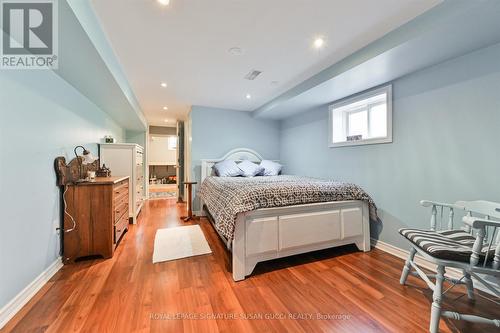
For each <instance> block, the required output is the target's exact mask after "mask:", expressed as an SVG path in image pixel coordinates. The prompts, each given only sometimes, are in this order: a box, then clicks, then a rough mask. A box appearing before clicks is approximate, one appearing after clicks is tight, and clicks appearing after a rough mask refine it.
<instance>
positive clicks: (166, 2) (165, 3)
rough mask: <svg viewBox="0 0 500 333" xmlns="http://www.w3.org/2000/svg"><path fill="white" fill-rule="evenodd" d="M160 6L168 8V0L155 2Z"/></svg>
mask: <svg viewBox="0 0 500 333" xmlns="http://www.w3.org/2000/svg"><path fill="white" fill-rule="evenodd" d="M157 1H158V3H159V4H160V5H163V6H168V5H169V3H170V0H157Z"/></svg>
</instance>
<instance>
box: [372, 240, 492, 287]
mask: <svg viewBox="0 0 500 333" xmlns="http://www.w3.org/2000/svg"><path fill="white" fill-rule="evenodd" d="M371 244H372V246H373V247H374V248H376V249H379V250H380V251H384V252H386V253H389V254H392V255H393V256H395V257H398V258H400V259H403V260H406V259H407V258H408V255H409V254H410V251H409V250H403V249H400V248H399V247H396V246H394V245H391V244H388V243H385V242H382V241H380V240H377V239H374V238H371ZM414 261H415V263H416V264H417V265H418V266H420V267H423V268H425V269H428V270H430V271H433V272H436V264H434V263H432V262H430V261H429V260H427V259H425V258H423V257H422V256H419V255H418V253H417V255H415V259H414ZM401 269H403V266H401ZM462 275H463V274H462V272H461V271H460V270H458V269H456V268H451V267H447V268H446V276H448V277H450V278H454V279H460V278H461V277H462ZM472 279H473V280H474V288H476V289H479V290H481V291H483V292H485V293H487V294H490V295H493V296H495V295H494V294H493V293H492V292H491V291H490V290H489V289H488V288H486V287H485V286H484V285H483V284H482V283H480V282H479V281H477V280H476V279H474V278H472Z"/></svg>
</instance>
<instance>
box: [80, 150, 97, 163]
mask: <svg viewBox="0 0 500 333" xmlns="http://www.w3.org/2000/svg"><path fill="white" fill-rule="evenodd" d="M95 160H97V158H96V157H94V155H92V153H91V152H90V151H88V150H84V151H83V155H82V164H84V165H87V164H92V163H94V162H95Z"/></svg>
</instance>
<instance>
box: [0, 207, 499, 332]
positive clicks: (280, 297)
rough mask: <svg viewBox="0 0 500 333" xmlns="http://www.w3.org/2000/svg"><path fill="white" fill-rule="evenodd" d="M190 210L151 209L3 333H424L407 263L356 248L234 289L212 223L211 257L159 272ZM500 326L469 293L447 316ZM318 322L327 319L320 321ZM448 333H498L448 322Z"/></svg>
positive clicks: (321, 255)
mask: <svg viewBox="0 0 500 333" xmlns="http://www.w3.org/2000/svg"><path fill="white" fill-rule="evenodd" d="M183 209H184V206H176V204H175V202H174V201H173V200H151V201H149V202H148V203H147V204H146V205H145V207H144V211H143V212H142V213H141V215H140V218H139V223H138V224H137V225H134V226H131V228H130V230H129V232H128V233H127V234H125V237H124V239H123V240H122V242H121V244H120V246H118V248H117V250H116V252H115V256H114V257H113V258H112V259H109V260H91V261H85V262H80V263H77V264H75V265H68V266H65V267H63V269H62V270H61V271H60V272H58V273H57V274H56V275H55V276H54V277H53V278H52V279H51V281H50V282H49V283H47V285H46V286H45V287H44V288H43V289H42V290H41V291H40V292H39V293H38V294H37V295H36V296H35V297H34V298H33V299H32V300H31V301H30V302H29V303H28V304H27V305H26V306H25V307H24V308H23V309H22V310H21V311H20V312H19V313H18V314H17V315H16V316H15V317H14V318H13V319H12V320H11V321H10V322H9V323H8V324H7V325H6V326H5V327H4V329H3V330H2V331H1V332H23V333H25V332H176V333H178V332H425V331H427V328H428V324H429V313H430V305H431V299H432V297H431V293H430V291H429V290H428V289H427V288H425V285H424V283H423V282H421V281H420V280H418V279H416V278H414V277H410V278H409V285H410V286H401V285H399V276H400V273H401V267H402V265H403V261H402V260H400V259H398V258H396V257H393V256H391V255H389V254H386V253H384V252H381V251H379V250H376V249H375V250H372V251H371V252H369V253H362V252H358V251H357V250H356V248H355V247H353V246H346V247H342V248H337V249H330V250H325V251H318V252H314V253H310V254H305V255H299V256H295V257H290V258H284V259H279V260H275V261H272V262H267V263H262V264H259V265H258V266H257V268H256V271H255V273H254V274H253V275H252V276H251V277H250V278H248V279H246V280H245V281H241V282H238V283H235V282H233V280H232V278H231V274H230V273H229V272H228V271H227V269H226V266H227V263H228V262H229V261H228V260H229V257H228V254H227V253H226V251H225V250H224V246H223V244H222V243H221V242H220V241H219V239H218V238H217V234H216V233H215V232H214V231H213V229H212V227H211V226H210V224H209V223H208V221H206V220H205V219H201V220H200V221H199V222H194V223H200V225H201V226H202V229H203V231H204V233H205V235H206V237H207V240H208V242H209V243H210V245H211V248H212V251H213V253H212V254H210V255H203V256H199V257H193V258H187V259H182V260H176V261H170V262H164V263H160V264H154V265H153V264H152V259H151V258H152V254H153V240H154V236H155V231H156V230H157V229H158V228H168V227H172V226H178V225H182V224H184V223H181V222H180V220H179V216H180V215H181V214H182V213H184V212H183ZM450 306H453V308H454V309H456V310H460V311H464V312H471V313H482V314H487V315H489V316H496V317H499V306H498V305H495V304H494V303H491V302H488V301H486V300H484V299H482V298H480V297H478V300H477V301H476V303H475V304H470V303H468V301H467V300H466V296H464V288H463V287H462V286H460V287H455V288H454V289H453V290H452V291H451V292H449V293H448V294H447V295H446V297H445V303H444V307H445V308H446V307H450ZM318 316H321V317H320V318H318ZM440 329H441V330H442V331H443V332H480V331H481V332H498V330H495V328H493V327H492V326H484V325H477V324H474V325H472V324H467V323H464V322H459V321H451V320H441V326H440Z"/></svg>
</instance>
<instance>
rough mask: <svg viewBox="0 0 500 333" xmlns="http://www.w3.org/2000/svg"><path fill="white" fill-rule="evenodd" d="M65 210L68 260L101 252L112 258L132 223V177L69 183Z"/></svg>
mask: <svg viewBox="0 0 500 333" xmlns="http://www.w3.org/2000/svg"><path fill="white" fill-rule="evenodd" d="M65 200H66V211H67V213H68V214H69V215H71V216H72V217H73V218H74V221H75V223H76V226H75V229H74V230H72V231H71V229H72V228H73V226H74V224H73V221H72V220H71V217H70V216H69V215H68V214H64V230H65V232H64V236H63V237H64V249H63V258H64V262H65V263H70V262H74V261H75V259H78V258H82V257H87V256H95V255H100V256H102V257H103V258H111V257H112V256H113V252H114V251H115V248H116V246H117V245H118V243H119V241H120V239H121V237H122V236H123V234H124V232H125V231H126V230H127V229H128V223H129V214H128V212H129V177H106V178H99V177H98V178H96V181H95V182H85V183H80V184H78V185H68V188H67V192H66V194H65Z"/></svg>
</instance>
